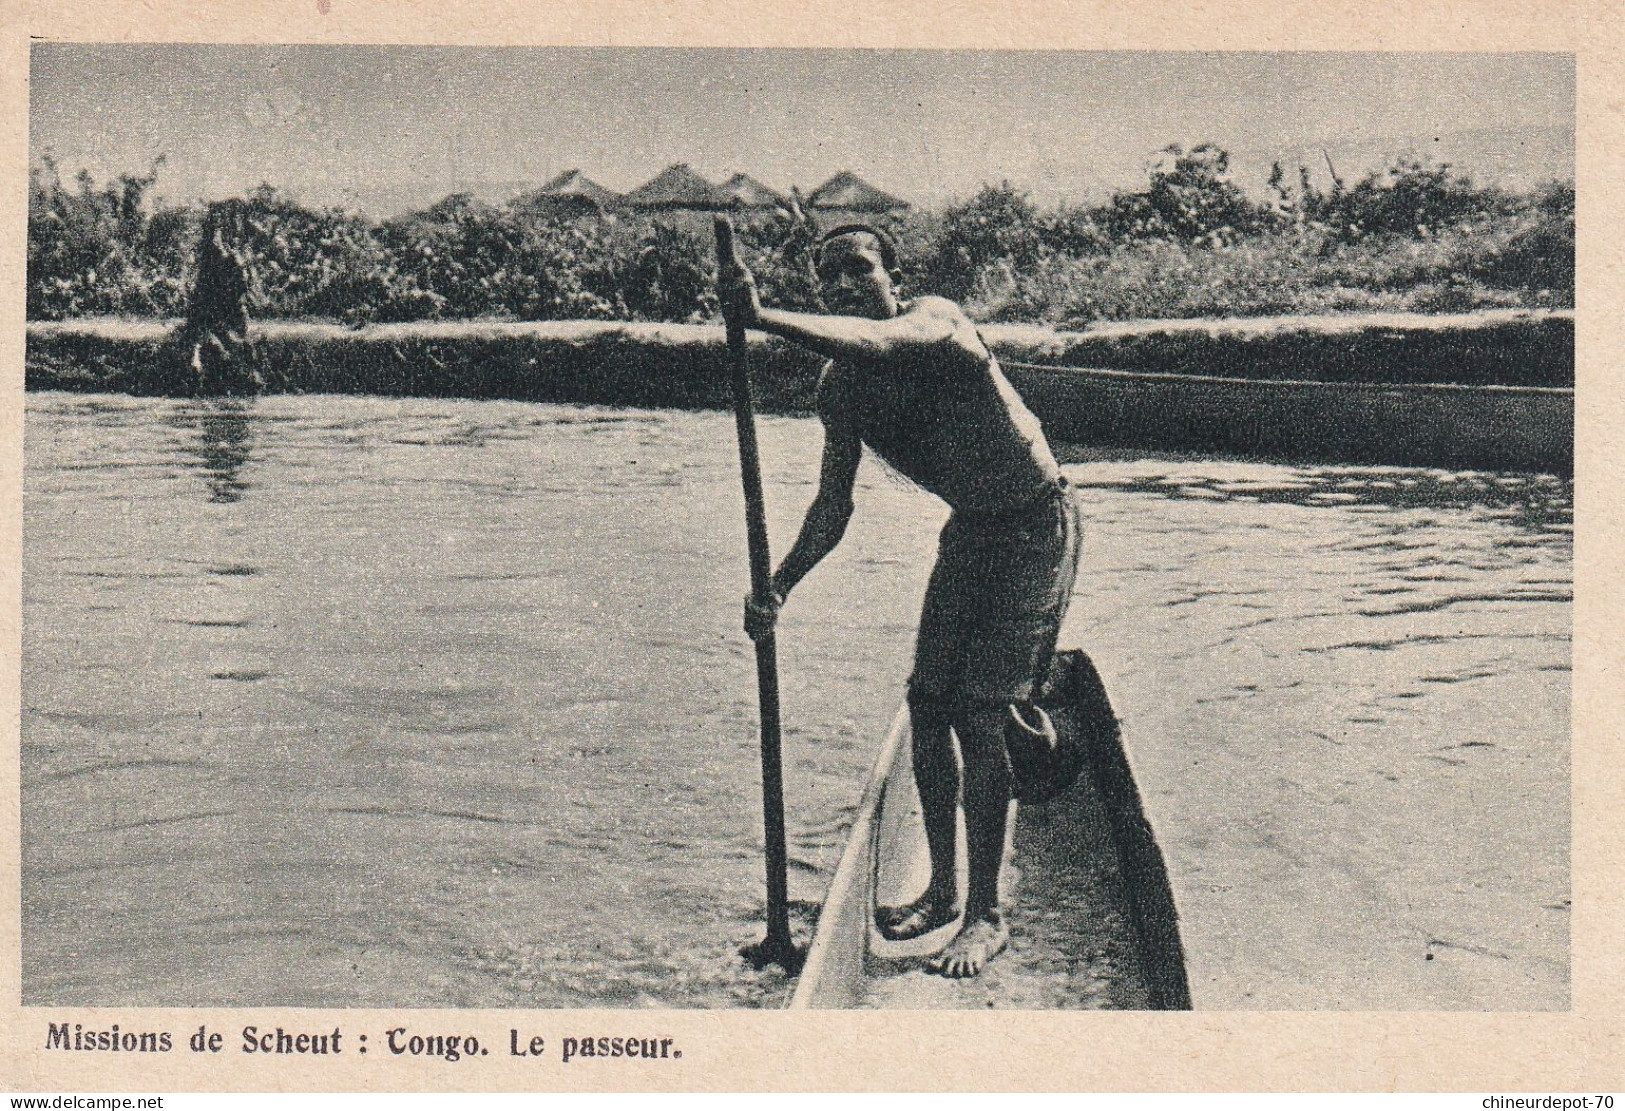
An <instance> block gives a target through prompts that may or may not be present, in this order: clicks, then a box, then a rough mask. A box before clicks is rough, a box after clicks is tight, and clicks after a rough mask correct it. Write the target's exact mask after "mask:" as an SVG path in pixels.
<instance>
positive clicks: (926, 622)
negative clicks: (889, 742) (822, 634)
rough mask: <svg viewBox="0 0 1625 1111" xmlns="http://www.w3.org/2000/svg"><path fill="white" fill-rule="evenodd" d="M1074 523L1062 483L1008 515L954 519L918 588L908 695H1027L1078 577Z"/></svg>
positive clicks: (982, 698) (1050, 651) (969, 701)
mask: <svg viewBox="0 0 1625 1111" xmlns="http://www.w3.org/2000/svg"><path fill="white" fill-rule="evenodd" d="M1081 536H1082V527H1081V524H1080V522H1079V519H1078V506H1077V502H1076V501H1075V500H1074V499H1073V497H1072V494H1071V491H1069V490H1068V489H1067V488H1066V486H1065V484H1064V482H1063V484H1062V485H1060V486H1058V487H1056V489H1055V490H1054V492H1053V494H1045V495H1044V496H1043V497H1042V498H1040V499H1039V500H1037V501H1035V502H1034V503H1033V504H1031V505H1030V506H1027V507H1024V508H1022V509H1020V510H1016V511H1014V512H1011V513H1000V514H972V513H955V514H954V515H953V516H952V517H950V518H949V519H948V523H947V525H945V526H944V527H943V530H942V539H941V542H940V543H939V545H938V548H937V565H936V568H935V569H934V570H933V571H932V572H931V582H930V585H929V586H927V587H926V591H925V609H924V612H923V613H922V614H921V615H920V632H919V637H918V639H917V640H916V642H915V648H914V674H913V676H912V677H910V679H909V690H910V692H911V693H912V694H913V695H914V696H916V697H924V698H928V699H931V700H935V701H942V702H948V703H953V704H960V705H977V704H980V705H999V704H1002V703H1008V702H1024V701H1026V700H1028V699H1030V698H1032V697H1033V693H1034V691H1033V688H1034V684H1035V682H1036V681H1037V680H1038V678H1039V672H1040V670H1041V669H1044V668H1046V667H1047V666H1048V664H1049V660H1050V657H1051V656H1052V655H1054V653H1055V640H1056V637H1057V636H1059V635H1060V630H1061V619H1062V618H1063V617H1065V616H1066V608H1067V604H1068V603H1069V602H1070V601H1071V600H1072V587H1073V584H1074V583H1075V582H1076V580H1077V577H1078V549H1079V546H1080V543H1081Z"/></svg>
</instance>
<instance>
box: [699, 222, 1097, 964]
mask: <svg viewBox="0 0 1625 1111" xmlns="http://www.w3.org/2000/svg"><path fill="white" fill-rule="evenodd" d="M815 265H816V269H817V273H818V279H819V284H820V286H821V288H822V291H823V296H824V300H825V304H826V305H827V306H828V307H829V308H830V309H831V310H832V312H833V313H835V314H839V315H827V316H826V315H817V314H810V313H797V312H786V311H781V310H777V309H764V308H762V306H761V303H760V300H759V299H758V297H757V293H756V287H755V283H754V281H753V280H752V278H751V275H750V272H749V271H748V270H746V269H745V267H744V266H743V265H742V264H740V265H736V266H735V267H733V268H730V269H726V272H724V273H723V274H722V275H720V277H719V289H720V292H721V297H722V306H723V312H724V314H725V315H726V316H727V317H728V319H729V320H730V321H734V322H738V323H743V324H744V325H745V326H746V327H749V328H756V329H759V330H761V331H765V332H771V333H773V334H775V335H779V336H783V337H784V338H785V339H788V340H791V341H793V342H795V343H797V344H800V345H801V346H803V347H807V348H810V349H811V350H813V351H816V352H818V353H819V354H822V355H826V356H828V357H829V358H830V359H831V360H832V362H831V363H830V364H829V365H828V366H827V367H826V368H825V370H824V373H823V377H822V378H821V379H820V381H819V385H818V404H819V411H820V415H821V416H822V418H823V422H824V452H823V462H822V469H821V473H820V478H819V486H818V493H817V496H816V497H815V498H814V499H813V502H812V505H811V507H810V508H809V509H808V510H807V516H806V520H805V521H804V522H803V524H802V527H801V532H800V535H799V536H798V537H797V538H796V542H795V544H794V545H793V546H792V547H791V549H790V552H789V554H788V555H787V556H786V557H785V559H784V562H783V563H782V564H781V565H780V566H779V568H778V570H777V571H776V572H775V573H774V576H773V593H774V600H773V603H772V605H770V606H767V607H757V606H756V605H754V604H752V603H749V602H747V604H746V612H745V627H746V630H747V631H748V632H750V634H751V635H752V636H753V637H759V636H761V635H763V634H764V633H766V632H767V631H768V630H769V629H771V628H772V627H773V623H774V621H775V620H776V619H777V617H778V610H779V607H780V606H781V605H782V604H783V602H784V599H785V597H786V596H788V595H789V593H790V591H791V590H793V589H794V588H795V586H796V584H797V583H799V582H800V581H801V580H802V579H803V578H804V577H805V576H806V575H807V573H808V572H809V571H811V570H812V569H813V567H814V566H815V565H816V564H817V563H818V561H819V560H821V559H823V557H824V556H826V555H828V554H829V553H830V552H831V551H832V550H833V549H834V548H835V546H836V545H837V544H838V543H839V542H840V539H841V536H842V534H843V533H844V532H845V530H846V525H847V522H848V520H849V519H850V518H851V515H852V500H853V499H852V493H853V484H854V480H855V478H856V475H857V470H858V461H859V458H860V456H861V454H862V450H863V445H865V444H867V445H868V446H869V448H870V450H872V451H873V452H874V453H875V454H876V455H878V456H880V458H881V459H883V460H885V462H886V463H888V464H889V465H890V466H891V467H892V468H893V469H895V470H896V471H898V472H899V473H900V474H902V475H904V476H905V477H907V478H909V479H911V480H912V481H914V482H915V483H917V484H918V485H920V486H921V487H923V488H924V489H926V490H928V491H930V492H931V493H933V494H935V495H937V496H938V497H939V498H941V499H942V500H943V501H945V502H947V503H948V506H949V507H950V508H951V509H952V510H953V515H952V516H951V517H950V519H949V521H948V523H947V525H946V526H945V527H944V529H943V531H942V539H941V543H940V546H939V549H938V553H937V563H936V568H935V570H934V571H933V572H932V574H931V582H930V586H929V587H928V588H927V590H926V596H925V608H924V613H923V614H922V615H921V618H920V630H919V635H918V640H917V643H916V648H915V656H914V671H913V675H912V676H911V678H910V679H909V690H908V704H909V710H910V715H911V718H912V727H913V747H914V775H915V779H916V781H917V783H918V785H919V792H920V801H921V804H922V808H923V810H924V816H925V831H926V839H927V842H928V843H929V845H930V851H931V880H930V883H929V885H928V886H927V888H926V890H925V892H924V893H923V894H922V895H921V896H920V898H919V899H917V900H915V901H914V902H913V903H910V904H908V905H905V906H901V907H890V908H883V909H882V910H881V919H880V924H881V928H882V930H883V931H884V932H885V933H886V935H887V936H889V937H891V938H894V939H898V940H902V939H907V938H914V937H920V936H922V935H924V934H927V933H930V932H932V931H933V930H936V929H939V928H941V927H944V926H947V925H949V924H950V923H953V922H955V921H957V920H959V918H960V916H961V914H963V923H962V924H961V926H960V928H959V930H958V932H957V933H956V934H955V935H954V937H953V939H952V940H951V941H950V942H949V943H948V945H947V947H946V948H945V949H943V950H942V951H941V952H940V953H939V954H938V955H937V956H936V958H935V959H934V961H933V963H932V967H933V968H935V969H936V970H937V971H939V972H941V973H942V974H943V975H945V976H952V977H965V976H975V975H976V974H977V973H979V972H981V970H982V969H983V968H984V967H985V966H986V964H987V962H988V961H989V960H991V959H992V958H993V957H994V956H996V955H997V954H998V953H999V952H1000V950H1002V949H1003V948H1004V947H1005V945H1006V944H1007V943H1008V941H1009V937H1010V932H1009V928H1008V926H1007V925H1006V924H1005V920H1004V915H1003V912H1002V910H1001V907H1000V896H1001V884H1000V879H1001V873H1002V871H1003V868H1004V862H1005V857H1006V855H1007V852H1008V848H1007V844H1008V843H1007V834H1008V830H1009V828H1010V821H1011V818H1012V817H1013V809H1014V807H1013V802H1012V795H1011V787H1012V784H1011V774H1010V763H1009V759H1008V757H1007V755H1006V752H1005V745H1004V729H1005V721H1006V717H1007V715H1008V714H1009V713H1010V706H1011V704H1012V703H1016V702H1023V701H1026V700H1027V699H1029V698H1031V697H1032V695H1033V688H1034V684H1035V682H1036V681H1037V680H1038V679H1039V678H1040V676H1039V672H1040V670H1041V669H1042V668H1044V667H1046V666H1047V664H1048V661H1049V658H1050V656H1051V655H1052V654H1053V652H1054V650H1055V640H1056V635H1057V632H1058V630H1059V627H1060V622H1061V618H1062V617H1063V616H1064V615H1065V612H1066V605H1067V602H1068V601H1069V599H1070V597H1071V593H1072V585H1073V580H1074V579H1075V577H1076V574H1077V553H1078V535H1079V526H1078V517H1077V508H1076V506H1075V504H1074V502H1073V500H1072V498H1071V497H1070V496H1069V494H1068V493H1067V491H1066V483H1065V480H1064V479H1063V478H1062V477H1061V473H1060V470H1059V469H1058V468H1057V467H1056V464H1055V458H1054V456H1053V455H1051V454H1050V449H1049V445H1048V444H1047V443H1046V442H1045V439H1044V433H1043V430H1042V429H1041V428H1040V427H1039V424H1038V421H1037V420H1036V419H1035V418H1034V417H1033V415H1032V413H1030V412H1029V411H1028V410H1027V407H1026V406H1025V405H1024V404H1023V403H1022V401H1021V398H1020V397H1019V396H1018V395H1017V394H1016V392H1015V390H1014V389H1013V388H1012V387H1011V386H1010V383H1009V382H1008V381H1007V380H1006V379H1005V377H1004V374H1003V372H1002V371H1001V370H1000V369H999V365H998V363H997V362H996V361H995V360H994V358H993V356H992V354H991V353H990V352H989V351H988V349H987V347H986V345H985V344H984V343H983V342H982V338H981V336H980V335H978V334H977V331H976V328H975V326H974V325H973V324H972V323H971V321H970V319H969V318H968V317H966V316H965V314H964V312H963V311H961V310H960V308H959V306H958V305H955V304H954V303H953V302H952V301H948V300H945V299H943V298H940V297H917V298H914V299H912V300H901V299H900V298H899V295H898V281H899V279H900V274H899V272H898V268H897V256H896V247H895V245H894V244H893V243H892V241H891V239H890V238H889V237H888V236H886V235H885V234H883V233H881V232H879V231H878V230H876V229H874V228H870V227H867V226H861V225H848V226H844V227H840V228H836V229H834V230H833V231H831V232H829V233H828V234H827V235H825V236H824V238H823V240H822V241H821V242H820V244H819V247H818V251H817V254H816V257H815ZM956 737H957V739H958V746H957V747H958V750H957V758H956V751H955V744H954V739H955V738H956ZM956 804H959V805H962V806H963V809H964V812H965V832H966V857H967V860H968V863H969V882H968V883H967V885H966V891H965V893H964V899H963V901H961V899H960V897H959V892H958V891H957V884H956V882H955V875H954V864H955V849H956V845H955V841H956V839H957V833H958V830H957V822H956V816H955V811H956V809H957V806H956Z"/></svg>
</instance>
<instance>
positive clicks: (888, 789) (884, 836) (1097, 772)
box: [790, 650, 1190, 1010]
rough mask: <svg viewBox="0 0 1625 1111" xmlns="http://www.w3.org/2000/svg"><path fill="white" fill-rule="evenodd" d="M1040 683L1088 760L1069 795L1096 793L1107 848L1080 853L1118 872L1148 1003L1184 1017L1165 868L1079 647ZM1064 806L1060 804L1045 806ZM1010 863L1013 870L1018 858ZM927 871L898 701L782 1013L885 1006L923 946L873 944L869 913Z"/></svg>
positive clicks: (1185, 1000) (1105, 702)
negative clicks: (884, 985)
mask: <svg viewBox="0 0 1625 1111" xmlns="http://www.w3.org/2000/svg"><path fill="white" fill-rule="evenodd" d="M1045 687H1046V689H1045V695H1044V697H1043V698H1042V699H1041V704H1042V705H1044V707H1045V708H1046V709H1047V710H1048V711H1049V713H1050V716H1051V718H1052V719H1053V720H1054V722H1055V726H1056V729H1057V730H1058V731H1060V732H1063V733H1066V734H1069V735H1070V737H1071V738H1075V739H1076V740H1077V742H1078V743H1080V744H1081V745H1082V747H1083V748H1084V751H1085V752H1086V753H1087V761H1086V763H1085V767H1084V772H1083V777H1082V780H1081V781H1080V782H1079V783H1078V784H1077V785H1076V786H1075V787H1073V788H1072V791H1073V792H1094V793H1095V794H1096V795H1097V796H1098V798H1099V800H1100V804H1101V806H1102V809H1103V810H1104V812H1105V821H1104V823H1103V833H1102V835H1103V838H1104V840H1105V841H1106V842H1107V843H1106V844H1104V845H1084V844H1080V845H1078V846H1077V851H1078V852H1080V853H1083V852H1092V853H1102V852H1104V855H1105V856H1107V857H1108V858H1109V860H1110V861H1111V862H1112V863H1113V864H1114V865H1115V870H1116V871H1117V872H1118V874H1119V875H1120V877H1121V880H1122V883H1121V888H1122V891H1123V899H1124V903H1125V906H1124V908H1123V910H1124V917H1125V918H1126V920H1127V922H1128V925H1129V928H1130V933H1131V934H1132V938H1131V944H1132V945H1133V946H1134V948H1135V949H1136V950H1137V952H1136V954H1135V955H1136V957H1137V963H1138V965H1139V967H1140V968H1141V970H1142V973H1143V976H1144V979H1145V995H1146V999H1147V1006H1149V1007H1150V1008H1152V1009H1156V1010H1187V1009H1189V1008H1190V988H1189V985H1188V983H1187V981H1186V974H1185V961H1184V952H1183V947H1182V945H1181V943H1180V938H1179V925H1178V916H1177V914H1176V912H1175V908H1174V901H1173V895H1172V892H1171V890H1170V888H1169V884H1168V875H1167V871H1166V868H1165V866H1164V863H1163V859H1162V853H1161V851H1160V850H1159V849H1158V848H1157V845H1156V841H1155V839H1154V837H1153V834H1152V831H1151V827H1150V825H1149V823H1148V822H1147V821H1146V819H1145V814H1144V811H1143V810H1142V808H1141V805H1140V797H1139V791H1138V789H1137V788H1136V787H1135V785H1134V779H1133V775H1132V772H1131V770H1130V768H1129V763H1128V757H1127V754H1126V752H1125V751H1124V749H1123V742H1122V733H1121V731H1120V730H1119V728H1118V724H1117V718H1116V716H1115V715H1114V714H1113V712H1112V708H1111V703H1110V701H1109V699H1108V698H1107V696H1106V690H1105V687H1104V685H1103V684H1102V683H1101V680H1100V675H1099V673H1098V672H1096V670H1095V667H1094V664H1093V663H1091V662H1090V660H1089V657H1088V656H1086V655H1085V654H1084V653H1083V652H1081V651H1076V650H1072V651H1065V652H1061V653H1059V654H1058V655H1057V657H1056V662H1055V666H1054V668H1053V669H1052V671H1051V675H1050V678H1049V681H1048V682H1047V683H1046V685H1045ZM1066 802H1067V800H1066V798H1065V797H1063V798H1062V799H1060V800H1058V801H1057V802H1056V803H1055V804H1054V805H1065V804H1066ZM1017 820H1018V822H1019V821H1021V819H1020V818H1019V817H1018V819H1017ZM1084 828H1092V827H1088V826H1085V827H1084ZM1016 864H1017V866H1018V867H1020V866H1021V865H1022V861H1021V859H1020V858H1019V856H1018V859H1017V861H1016ZM928 872H929V859H928V857H927V854H926V849H925V838H924V830H923V828H922V826H921V824H920V816H919V800H918V796H917V794H916V792H915V790H914V784H913V770H912V761H911V758H910V749H909V719H908V709H907V707H906V706H904V707H903V708H902V709H900V710H899V711H898V713H897V716H896V718H895V720H894V721H893V724H892V727H891V729H890V731H889V732H888V733H887V736H886V739H885V741H884V743H883V744H882V745H881V749H880V754H879V757H878V758H877V759H876V761H875V767H874V771H873V773H872V774H871V776H870V778H869V782H868V783H867V784H866V786H865V788H864V791H863V796H862V799H861V800H860V802H859V804H858V809H857V813H856V815H855V817H854V820H853V825H852V832H851V834H850V836H849V838H848V840H847V843H846V847H845V850H844V851H843V852H842V854H841V858H840V862H839V864H838V865H837V866H836V870H835V876H834V878H833V879H832V880H831V882H830V887H829V892H828V895H827V896H826V897H825V900H824V907H823V910H822V912H821V914H820V916H819V920H818V929H817V932H816V933H815V935H814V937H813V942H812V947H811V949H810V950H809V951H808V954H807V962H806V966H805V967H804V969H803V970H802V974H801V979H800V981H799V982H798V984H797V986H796V990H795V994H794V996H793V997H792V998H791V1000H790V1006H791V1007H792V1008H842V1007H860V1006H865V1005H875V1004H876V1003H877V1002H883V1001H882V1000H879V998H878V995H877V993H876V991H875V989H876V987H877V986H878V985H879V983H880V982H882V981H884V980H885V979H886V978H888V977H891V976H895V975H896V974H897V972H898V971H899V970H900V969H903V968H906V967H908V966H907V965H906V964H899V963H897V962H898V961H899V960H901V959H903V958H906V957H911V956H917V955H919V953H920V951H921V950H920V948H919V943H918V942H914V943H891V942H887V941H885V940H884V939H882V938H881V936H880V934H879V931H878V929H877V928H876V925H875V908H876V907H877V906H881V905H895V904H897V903H901V902H904V901H906V900H907V899H910V898H913V897H915V896H917V895H918V894H919V892H920V890H921V889H922V888H923V887H924V884H925V877H926V875H927V874H928Z"/></svg>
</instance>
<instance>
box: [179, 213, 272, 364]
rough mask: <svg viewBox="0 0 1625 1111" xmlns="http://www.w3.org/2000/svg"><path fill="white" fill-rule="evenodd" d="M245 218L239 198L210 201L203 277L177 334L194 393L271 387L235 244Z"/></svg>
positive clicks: (200, 264) (200, 266)
mask: <svg viewBox="0 0 1625 1111" xmlns="http://www.w3.org/2000/svg"><path fill="white" fill-rule="evenodd" d="M241 222H242V213H241V211H240V209H239V207H238V205H237V203H236V202H233V201H224V202H221V203H219V204H212V205H210V206H209V210H208V214H207V215H206V216H205V217H204V221H203V236H202V239H201V240H200V242H199V243H198V251H197V279H196V281H195V282H194V284H193V286H192V298H191V302H190V303H189V304H188V305H187V310H186V322H185V323H184V324H182V325H181V327H180V330H179V331H178V332H177V333H176V337H175V338H176V344H175V346H176V348H177V351H176V355H177V358H178V361H179V363H180V365H179V367H178V368H177V369H178V371H179V374H180V379H181V381H182V382H184V383H185V386H186V387H187V388H186V391H185V392H188V393H196V394H199V395H202V396H224V395H243V394H248V395H252V394H257V393H261V392H262V391H263V390H264V389H265V380H264V379H263V378H262V377H261V375H260V372H259V368H258V366H257V361H258V360H257V359H256V358H255V355H254V349H253V346H252V344H251V343H250V341H249V338H248V304H247V302H248V273H247V266H246V264H245V262H244V260H243V258H242V256H241V255H240V254H239V253H238V251H237V250H236V248H235V247H234V246H233V245H232V241H233V240H235V241H237V242H240V241H241V239H242V236H241V234H240V232H241V230H242V229H241V226H240V225H241Z"/></svg>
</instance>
